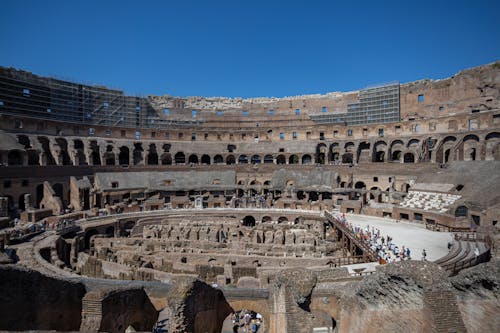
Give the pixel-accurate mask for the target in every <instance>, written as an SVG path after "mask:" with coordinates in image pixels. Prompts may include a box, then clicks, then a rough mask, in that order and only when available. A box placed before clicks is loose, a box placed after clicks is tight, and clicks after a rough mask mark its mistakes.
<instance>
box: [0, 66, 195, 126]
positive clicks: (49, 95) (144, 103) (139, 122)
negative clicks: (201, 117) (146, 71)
mask: <svg viewBox="0 0 500 333" xmlns="http://www.w3.org/2000/svg"><path fill="white" fill-rule="evenodd" d="M0 113H2V114H9V115H14V116H22V117H33V118H41V119H47V120H54V121H63V122H69V123H76V124H86V125H95V126H116V127H129V128H161V127H167V126H177V125H180V126H182V125H186V124H184V123H186V122H185V121H180V123H179V124H177V122H176V121H172V120H170V121H168V120H165V119H162V118H160V117H159V115H158V113H157V112H156V111H155V110H154V108H153V107H152V106H151V104H150V102H149V100H148V99H147V98H144V97H137V96H126V95H125V94H124V93H123V91H121V90H116V89H108V88H105V87H101V86H91V85H84V84H78V83H72V82H68V81H63V80H59V79H54V78H45V77H39V76H36V75H33V74H31V73H29V72H24V71H18V70H14V69H10V68H3V67H0ZM200 122H201V121H193V122H188V123H189V124H188V125H190V126H196V125H199V123H200Z"/></svg>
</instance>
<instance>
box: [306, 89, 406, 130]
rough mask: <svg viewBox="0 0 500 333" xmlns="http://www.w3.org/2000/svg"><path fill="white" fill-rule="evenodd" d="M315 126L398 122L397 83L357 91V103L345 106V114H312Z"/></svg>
mask: <svg viewBox="0 0 500 333" xmlns="http://www.w3.org/2000/svg"><path fill="white" fill-rule="evenodd" d="M310 117H311V119H312V120H313V121H314V122H315V123H317V124H342V125H348V126H349V125H366V124H384V123H391V122H397V121H399V120H400V104H399V82H391V83H387V84H383V85H377V86H372V87H369V88H366V89H362V90H360V91H359V102H358V103H352V104H349V105H347V112H345V113H330V114H328V113H327V114H325V113H321V114H314V115H311V116H310Z"/></svg>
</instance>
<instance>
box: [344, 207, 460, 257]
mask: <svg viewBox="0 0 500 333" xmlns="http://www.w3.org/2000/svg"><path fill="white" fill-rule="evenodd" d="M346 218H347V220H348V221H349V222H350V223H351V224H352V225H353V226H360V227H365V226H367V225H369V226H370V230H371V227H372V226H373V227H375V228H378V229H380V232H381V235H382V236H384V237H386V236H387V235H389V236H391V237H392V239H393V242H394V243H395V244H396V245H397V246H398V247H399V248H401V247H402V246H403V245H404V246H405V247H409V248H410V251H411V257H412V259H414V260H420V259H421V258H422V250H423V249H425V251H426V252H427V260H429V261H434V260H437V259H439V258H441V257H443V256H445V255H446V254H448V246H447V245H448V242H449V241H451V240H452V234H451V233H449V232H437V231H430V230H427V229H426V228H425V226H424V225H423V224H418V223H411V222H396V220H393V219H389V218H381V217H373V216H366V215H354V214H346Z"/></svg>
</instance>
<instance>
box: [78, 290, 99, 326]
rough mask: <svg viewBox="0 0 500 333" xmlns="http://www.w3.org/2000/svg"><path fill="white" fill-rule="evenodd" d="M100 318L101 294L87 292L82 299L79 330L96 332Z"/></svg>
mask: <svg viewBox="0 0 500 333" xmlns="http://www.w3.org/2000/svg"><path fill="white" fill-rule="evenodd" d="M101 320H102V296H101V295H100V294H99V293H95V292H89V293H87V294H86V295H85V296H84V297H83V299H82V323H81V325H80V331H87V332H97V331H99V328H100V326H101Z"/></svg>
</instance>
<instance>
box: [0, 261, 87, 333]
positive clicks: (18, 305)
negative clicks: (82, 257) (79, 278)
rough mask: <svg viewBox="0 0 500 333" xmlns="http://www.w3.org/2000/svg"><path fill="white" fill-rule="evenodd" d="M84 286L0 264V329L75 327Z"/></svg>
mask: <svg viewBox="0 0 500 333" xmlns="http://www.w3.org/2000/svg"><path fill="white" fill-rule="evenodd" d="M84 295H85V286H84V285H83V284H81V283H74V282H68V281H64V280H61V279H55V278H51V277H48V276H45V275H42V274H40V273H38V272H36V271H32V270H28V269H23V268H18V267H12V266H0V329H4V330H15V331H22V330H57V331H77V330H78V329H79V328H80V322H81V311H82V298H83V296H84Z"/></svg>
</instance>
